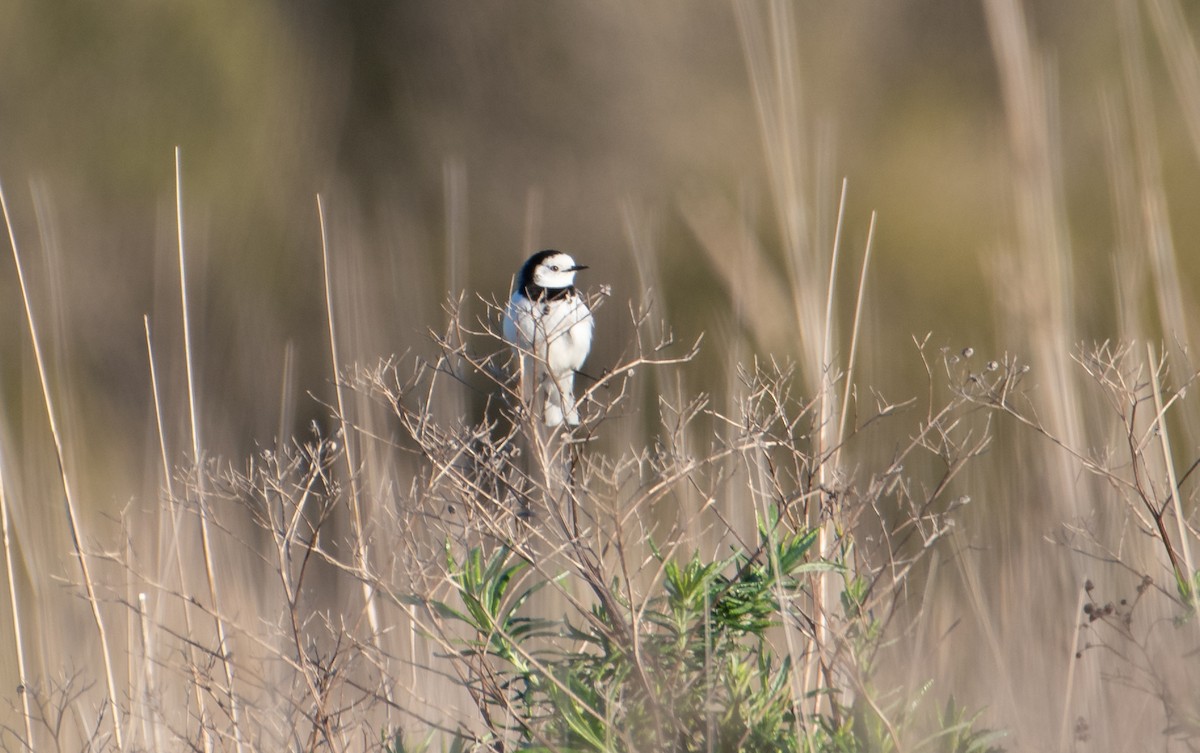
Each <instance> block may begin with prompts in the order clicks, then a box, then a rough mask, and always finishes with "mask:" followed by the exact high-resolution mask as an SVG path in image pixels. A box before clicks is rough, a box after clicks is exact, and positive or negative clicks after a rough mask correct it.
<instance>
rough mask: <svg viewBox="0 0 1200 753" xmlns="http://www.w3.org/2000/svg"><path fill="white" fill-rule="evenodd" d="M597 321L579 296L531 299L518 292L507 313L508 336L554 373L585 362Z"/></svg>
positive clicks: (573, 368) (506, 337) (506, 326)
mask: <svg viewBox="0 0 1200 753" xmlns="http://www.w3.org/2000/svg"><path fill="white" fill-rule="evenodd" d="M594 326H595V321H594V320H593V319H592V312H591V310H590V309H589V308H588V306H587V304H586V303H584V302H583V299H582V298H581V297H580V296H579V295H574V294H572V295H568V296H566V297H564V298H560V299H558V300H545V301H531V300H529V299H528V298H526V297H525V296H524V295H522V294H521V293H515V294H514V295H513V297H512V299H511V300H510V301H509V303H508V309H507V311H506V312H505V316H504V339H506V340H508V341H509V342H510V343H512V344H513V345H516V346H517V347H518V348H520V349H522V350H525V351H529V352H531V353H532V354H533V355H534V357H535V358H537V359H538V360H539V361H541V362H543V363H545V365H546V367H547V368H548V369H549V370H550V371H551V372H552V373H554V374H564V373H567V372H571V371H575V370H576V369H578V368H579V367H580V366H582V365H583V362H584V359H586V358H587V354H588V350H589V349H590V348H591V345H592V329H593V327H594Z"/></svg>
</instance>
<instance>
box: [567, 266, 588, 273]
mask: <svg viewBox="0 0 1200 753" xmlns="http://www.w3.org/2000/svg"><path fill="white" fill-rule="evenodd" d="M581 269H587V265H586V264H576V265H575V266H573V267H571V269H570V271H572V272H578V271H579V270H581Z"/></svg>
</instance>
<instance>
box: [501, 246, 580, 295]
mask: <svg viewBox="0 0 1200 753" xmlns="http://www.w3.org/2000/svg"><path fill="white" fill-rule="evenodd" d="M581 269H587V267H585V266H583V265H580V264H576V263H575V260H574V259H572V258H571V257H570V256H569V255H568V254H565V253H563V252H562V251H556V250H554V249H546V250H545V251H538V252H537V253H536V254H534V255H533V256H531V257H529V259H528V260H526V262H525V264H524V265H523V266H522V267H521V273H520V276H519V278H518V280H517V290H519V291H521V292H522V293H524V295H525V297H526V298H528V299H530V300H531V301H536V300H540V299H542V298H549V299H556V298H563V297H566V296H568V295H570V294H571V293H573V292H575V273H576V272H578V271H579V270H581Z"/></svg>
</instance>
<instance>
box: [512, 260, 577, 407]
mask: <svg viewBox="0 0 1200 753" xmlns="http://www.w3.org/2000/svg"><path fill="white" fill-rule="evenodd" d="M581 269H587V267H585V266H583V265H581V264H576V263H575V260H574V259H572V258H571V257H570V256H569V255H568V254H564V253H562V252H561V251H554V250H552V249H550V250H546V251H539V252H537V253H536V254H534V255H533V256H531V257H529V259H528V261H526V262H525V265H524V266H522V267H521V271H520V273H519V274H518V275H517V281H516V285H515V287H514V289H513V292H512V297H511V298H509V300H508V308H507V309H506V310H505V312H504V339H505V340H507V341H508V342H509V343H511V344H512V345H513V347H514V348H516V350H517V356H518V358H519V359H520V363H521V364H522V367H521V368H522V371H521V373H522V378H524V379H528V378H530V377H531V376H532V377H534V378H535V379H536V381H535V382H534V384H535V385H537V390H538V392H540V394H541V397H542V406H543V407H542V419H543V420H544V421H545V423H546V425H547V426H558V425H559V424H561V423H562V422H563V419H564V418H565V419H566V421H567V424H568V425H570V426H577V425H578V424H579V408H578V406H576V405H575V372H576V371H577V370H578V369H579V367H581V366H583V362H584V359H586V358H587V355H588V350H590V349H591V347H592V329H593V327H594V326H595V321H594V320H593V319H592V311H591V309H589V308H588V306H587V303H585V302H584V300H583V296H581V295H580V294H579V291H577V290H576V289H575V273H576V272H578V271H579V270H581ZM529 359H532V360H533V363H532V364H530V363H529Z"/></svg>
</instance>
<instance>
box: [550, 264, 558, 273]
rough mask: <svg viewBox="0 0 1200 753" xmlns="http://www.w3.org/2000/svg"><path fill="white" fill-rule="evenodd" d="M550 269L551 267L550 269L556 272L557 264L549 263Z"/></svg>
mask: <svg viewBox="0 0 1200 753" xmlns="http://www.w3.org/2000/svg"><path fill="white" fill-rule="evenodd" d="M550 269H552V270H554V271H555V272H557V271H558V265H557V264H551V265H550Z"/></svg>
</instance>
